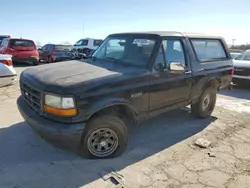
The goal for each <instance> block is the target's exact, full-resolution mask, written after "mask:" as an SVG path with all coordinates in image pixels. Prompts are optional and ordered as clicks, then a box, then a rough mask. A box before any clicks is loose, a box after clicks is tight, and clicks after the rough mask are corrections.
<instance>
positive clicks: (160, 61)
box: [154, 45, 166, 70]
mask: <svg viewBox="0 0 250 188" xmlns="http://www.w3.org/2000/svg"><path fill="white" fill-rule="evenodd" d="M154 65H155V70H162V69H164V67H165V65H166V62H165V59H164V48H163V45H161V47H160V49H159V51H158V53H157V56H156V58H155V64H154Z"/></svg>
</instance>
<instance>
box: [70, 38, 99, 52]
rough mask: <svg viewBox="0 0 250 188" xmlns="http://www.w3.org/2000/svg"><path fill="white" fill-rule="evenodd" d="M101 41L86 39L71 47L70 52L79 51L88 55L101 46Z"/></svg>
mask: <svg viewBox="0 0 250 188" xmlns="http://www.w3.org/2000/svg"><path fill="white" fill-rule="evenodd" d="M102 42H103V40H102V39H93V38H86V39H81V40H79V41H77V42H76V43H75V44H74V45H73V46H71V50H72V51H80V52H82V53H85V54H87V55H88V53H89V52H91V51H92V50H96V49H97V48H98V47H99V46H100V45H101V44H102Z"/></svg>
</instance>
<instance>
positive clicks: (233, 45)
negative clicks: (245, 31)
mask: <svg viewBox="0 0 250 188" xmlns="http://www.w3.org/2000/svg"><path fill="white" fill-rule="evenodd" d="M235 40H236V39H232V42H233V45H232V47H234V41H235Z"/></svg>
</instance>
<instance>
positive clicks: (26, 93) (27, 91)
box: [20, 83, 41, 113]
mask: <svg viewBox="0 0 250 188" xmlns="http://www.w3.org/2000/svg"><path fill="white" fill-rule="evenodd" d="M20 87H21V93H22V95H23V97H24V99H25V101H26V102H27V103H28V105H29V106H30V107H31V108H33V109H34V110H35V111H37V112H38V113H40V112H41V92H40V91H38V90H36V89H34V88H32V87H30V86H28V85H26V84H24V83H21V84H20Z"/></svg>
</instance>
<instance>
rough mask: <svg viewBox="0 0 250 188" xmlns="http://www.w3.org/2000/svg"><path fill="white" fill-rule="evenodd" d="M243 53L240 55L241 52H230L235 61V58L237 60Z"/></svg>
mask: <svg viewBox="0 0 250 188" xmlns="http://www.w3.org/2000/svg"><path fill="white" fill-rule="evenodd" d="M240 54H241V53H239V52H230V55H231V57H232V58H233V59H234V58H236V57H237V56H239V55H240Z"/></svg>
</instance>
